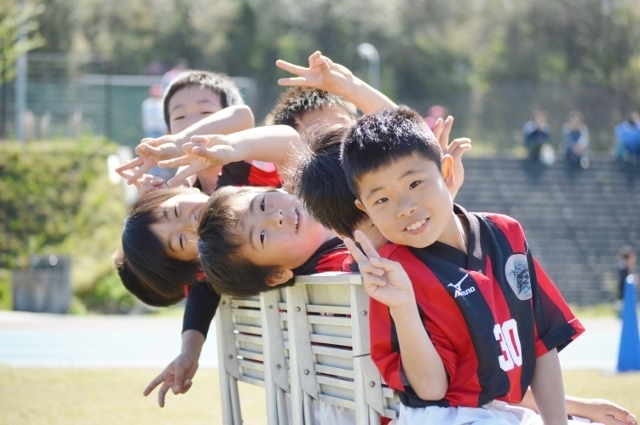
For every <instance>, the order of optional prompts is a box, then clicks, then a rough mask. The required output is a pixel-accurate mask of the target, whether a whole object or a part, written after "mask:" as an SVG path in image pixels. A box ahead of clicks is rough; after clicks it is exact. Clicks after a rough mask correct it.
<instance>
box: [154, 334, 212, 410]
mask: <svg viewBox="0 0 640 425" xmlns="http://www.w3.org/2000/svg"><path fill="white" fill-rule="evenodd" d="M204 340H205V339H204V335H202V333H200V332H198V331H195V330H188V331H185V332H183V333H182V350H181V352H180V355H179V356H178V357H176V358H175V359H174V360H173V361H172V362H171V363H169V365H168V366H167V367H166V368H165V369H164V370H163V371H162V372H161V373H160V375H158V376H156V377H155V378H154V379H153V381H151V382H150V383H149V385H147V388H145V389H144V391H143V393H142V394H144V396H145V397H146V396H148V395H149V394H151V392H152V391H153V390H154V389H155V388H156V387H157V386H158V385H160V384H162V386H161V387H160V389H159V390H158V406H160V407H164V401H165V397H166V395H167V392H168V391H169V389H171V391H172V392H173V393H174V394H176V395H177V394H184V393H186V392H187V391H189V389H190V388H191V385H193V381H192V380H193V377H194V375H195V374H196V371H197V370H198V359H199V358H200V352H201V351H202V346H203V345H204Z"/></svg>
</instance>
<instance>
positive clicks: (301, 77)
mask: <svg viewBox="0 0 640 425" xmlns="http://www.w3.org/2000/svg"><path fill="white" fill-rule="evenodd" d="M276 66H277V67H278V68H280V69H283V70H285V71H287V72H290V73H291V74H294V75H296V77H289V78H280V79H279V80H278V84H280V85H281V86H301V87H313V88H315V89H318V90H324V91H328V92H331V93H337V94H340V91H341V90H342V89H343V87H344V86H345V85H346V84H349V83H350V82H351V80H353V78H354V76H353V74H352V73H351V71H349V69H348V68H346V67H344V66H342V65H339V64H336V63H333V61H332V60H331V59H329V58H328V57H326V56H323V55H322V53H320V52H319V51H316V52H314V53H313V54H312V55H311V56H309V66H308V67H304V66H299V65H294V64H292V63H290V62H287V61H283V60H280V59H279V60H277V61H276Z"/></svg>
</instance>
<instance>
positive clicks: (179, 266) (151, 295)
mask: <svg viewBox="0 0 640 425" xmlns="http://www.w3.org/2000/svg"><path fill="white" fill-rule="evenodd" d="M194 190H195V189H191V188H173V189H160V190H155V191H152V192H148V193H145V194H144V195H142V196H141V197H140V198H138V199H137V200H136V202H134V203H133V205H131V208H130V209H129V215H128V216H127V218H126V219H125V222H124V229H123V231H122V255H120V254H119V253H116V255H115V256H114V264H115V266H116V269H117V270H118V274H119V275H120V279H122V283H123V284H124V286H125V287H126V288H127V290H129V292H131V293H132V294H133V295H135V296H136V297H138V298H139V299H140V300H141V301H143V302H145V303H147V304H149V305H153V306H158V307H160V306H167V305H171V304H175V303H176V302H178V301H180V300H181V299H182V298H184V289H183V285H189V286H190V285H193V284H194V283H195V282H196V281H197V273H198V272H199V270H200V262H199V261H198V260H194V261H182V260H177V259H175V258H172V257H170V256H169V255H167V253H166V252H165V250H164V247H163V245H162V241H161V240H160V238H159V237H158V236H157V235H156V234H155V233H154V232H153V231H152V230H151V227H150V226H151V225H152V224H153V223H156V222H158V220H160V218H161V217H162V214H161V213H160V205H161V204H162V203H163V202H165V201H167V200H169V199H171V198H173V197H174V196H176V195H181V194H184V193H192V192H193V191H194Z"/></svg>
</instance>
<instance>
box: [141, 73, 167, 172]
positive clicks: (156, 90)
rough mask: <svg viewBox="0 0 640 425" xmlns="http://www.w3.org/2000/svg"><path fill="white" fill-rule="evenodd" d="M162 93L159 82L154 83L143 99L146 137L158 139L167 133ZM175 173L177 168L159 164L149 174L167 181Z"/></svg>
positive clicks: (143, 122) (143, 128)
mask: <svg viewBox="0 0 640 425" xmlns="http://www.w3.org/2000/svg"><path fill="white" fill-rule="evenodd" d="M162 94H163V91H162V87H161V86H160V85H159V84H153V85H152V86H150V87H149V97H147V98H146V99H145V100H144V101H142V130H143V131H144V137H150V138H153V139H157V138H158V137H161V136H164V135H165V134H167V125H166V124H165V122H164V105H163V102H162ZM174 173H175V170H173V169H171V168H160V167H158V166H155V167H153V168H152V169H151V170H149V174H152V175H154V176H158V177H161V178H162V179H164V180H165V181H166V180H168V179H170V178H171V177H173V174H174Z"/></svg>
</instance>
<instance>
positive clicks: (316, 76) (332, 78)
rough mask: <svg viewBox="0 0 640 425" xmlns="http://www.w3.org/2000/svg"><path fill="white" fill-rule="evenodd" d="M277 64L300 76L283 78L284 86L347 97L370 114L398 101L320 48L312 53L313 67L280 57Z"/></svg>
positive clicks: (311, 64)
mask: <svg viewBox="0 0 640 425" xmlns="http://www.w3.org/2000/svg"><path fill="white" fill-rule="evenodd" d="M276 66H277V67H278V68H280V69H283V70H285V71H287V72H290V73H292V74H294V75H296V77H289V78H280V79H279V80H278V84H280V85H281V86H302V87H313V88H315V89H318V90H324V91H328V92H330V93H334V94H337V95H339V96H342V97H344V98H345V99H347V100H348V101H349V102H351V103H353V104H354V105H356V107H357V108H358V109H360V110H361V111H362V112H363V113H365V114H368V113H371V112H375V111H378V110H380V109H383V108H394V107H396V104H395V103H393V102H392V101H391V99H389V98H388V97H387V96H385V95H384V94H382V93H381V92H379V91H378V90H376V89H374V88H373V87H371V86H370V85H369V84H367V83H365V82H364V81H362V80H361V79H359V78H358V77H356V76H355V75H353V73H352V72H351V71H350V70H349V69H348V68H346V67H344V66H342V65H340V64H337V63H334V62H333V61H332V60H331V59H329V58H328V57H326V56H323V55H322V53H320V52H319V51H316V52H315V53H313V54H312V55H311V56H309V66H308V67H304V66H298V65H294V64H292V63H289V62H286V61H283V60H277V61H276Z"/></svg>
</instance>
